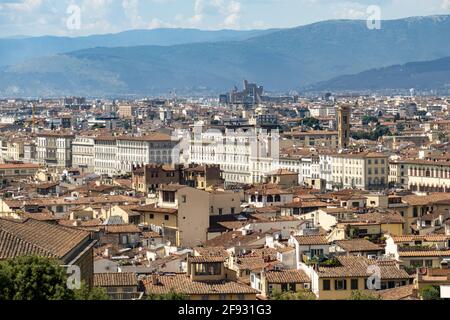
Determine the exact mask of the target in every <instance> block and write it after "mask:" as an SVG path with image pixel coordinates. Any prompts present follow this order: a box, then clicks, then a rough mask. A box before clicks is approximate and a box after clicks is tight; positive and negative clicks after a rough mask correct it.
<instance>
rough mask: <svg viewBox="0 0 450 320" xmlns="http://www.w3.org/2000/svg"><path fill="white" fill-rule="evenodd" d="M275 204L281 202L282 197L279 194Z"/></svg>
mask: <svg viewBox="0 0 450 320" xmlns="http://www.w3.org/2000/svg"><path fill="white" fill-rule="evenodd" d="M275 202H281V197H280V195H279V194H277V195H276V196H275Z"/></svg>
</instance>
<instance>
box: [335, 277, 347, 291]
mask: <svg viewBox="0 0 450 320" xmlns="http://www.w3.org/2000/svg"><path fill="white" fill-rule="evenodd" d="M334 290H347V280H346V279H341V280H334Z"/></svg>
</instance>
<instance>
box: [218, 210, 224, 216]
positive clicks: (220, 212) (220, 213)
mask: <svg viewBox="0 0 450 320" xmlns="http://www.w3.org/2000/svg"><path fill="white" fill-rule="evenodd" d="M222 214H223V209H222V208H219V215H220V216H221V215H222Z"/></svg>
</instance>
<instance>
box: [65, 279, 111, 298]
mask: <svg viewBox="0 0 450 320" xmlns="http://www.w3.org/2000/svg"><path fill="white" fill-rule="evenodd" d="M73 293H74V299H75V300H95V301H100V300H110V297H109V295H108V293H107V292H106V289H105V288H99V287H93V288H89V287H88V286H87V285H86V283H85V282H83V283H82V284H81V288H80V289H75V290H74V291H73Z"/></svg>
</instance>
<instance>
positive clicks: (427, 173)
mask: <svg viewBox="0 0 450 320" xmlns="http://www.w3.org/2000/svg"><path fill="white" fill-rule="evenodd" d="M430 176H431V172H430V169H427V171H425V177H430Z"/></svg>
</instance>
